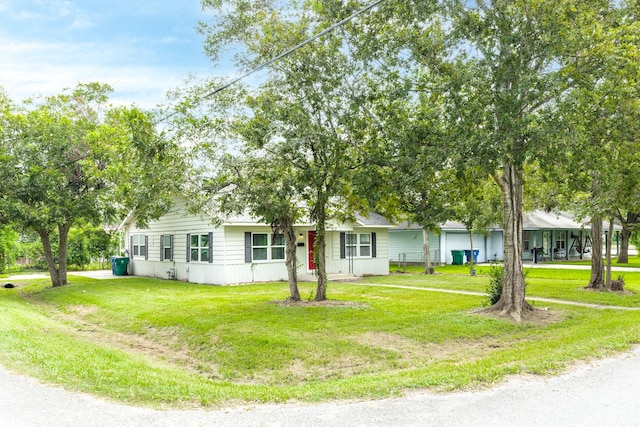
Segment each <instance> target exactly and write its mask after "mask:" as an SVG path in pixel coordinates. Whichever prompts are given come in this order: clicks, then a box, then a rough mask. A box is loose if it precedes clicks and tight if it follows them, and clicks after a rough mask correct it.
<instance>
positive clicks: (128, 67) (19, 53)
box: [0, 39, 187, 108]
mask: <svg viewBox="0 0 640 427" xmlns="http://www.w3.org/2000/svg"><path fill="white" fill-rule="evenodd" d="M136 53H137V52H136V51H135V50H133V49H130V48H128V47H121V46H101V45H96V44H90V43H86V44H70V43H36V42H30V43H29V42H27V43H23V42H17V41H12V40H3V39H0V57H2V58H3V64H2V67H0V86H2V87H4V89H5V90H6V91H7V93H8V95H9V96H10V97H11V98H12V99H13V100H14V101H21V100H23V99H25V98H27V97H31V96H37V95H43V96H48V95H54V94H58V93H60V92H61V91H62V90H63V89H64V88H67V87H74V86H75V85H76V84H77V83H79V82H83V83H86V82H91V81H98V82H101V83H108V84H109V85H111V86H112V87H113V88H114V90H115V93H114V102H117V103H118V104H131V103H133V102H136V103H137V104H138V105H139V106H141V107H144V108H150V107H153V106H155V105H156V104H158V103H162V102H163V101H164V96H165V92H166V91H167V90H168V89H170V88H172V87H175V86H177V85H178V84H179V82H180V81H181V80H182V79H183V78H184V75H185V74H186V73H187V71H186V70H181V69H176V68H175V67H170V66H166V67H164V66H150V65H142V64H135V63H134V62H133V61H130V60H128V59H127V58H131V57H133V56H135V55H136Z"/></svg>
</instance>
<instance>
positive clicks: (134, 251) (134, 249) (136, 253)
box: [133, 246, 140, 256]
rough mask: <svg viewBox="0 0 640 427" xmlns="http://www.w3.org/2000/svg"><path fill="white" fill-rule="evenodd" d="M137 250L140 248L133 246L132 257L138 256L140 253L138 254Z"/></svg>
mask: <svg viewBox="0 0 640 427" xmlns="http://www.w3.org/2000/svg"><path fill="white" fill-rule="evenodd" d="M139 248H140V246H134V247H133V255H134V256H136V255H140V253H139V252H138V249H139Z"/></svg>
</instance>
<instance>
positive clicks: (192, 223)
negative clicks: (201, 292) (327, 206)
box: [120, 202, 391, 285]
mask: <svg viewBox="0 0 640 427" xmlns="http://www.w3.org/2000/svg"><path fill="white" fill-rule="evenodd" d="M294 228H295V232H296V236H297V242H296V244H297V252H296V254H297V259H298V261H297V263H298V269H297V271H298V274H299V275H301V276H305V275H311V274H314V273H315V270H316V265H315V262H314V242H315V239H316V232H315V228H314V226H313V225H312V224H296V225H295V227H294ZM389 228H391V225H390V224H389V223H388V222H387V221H386V220H384V219H383V218H382V217H380V216H379V215H376V214H370V215H369V216H368V217H358V218H357V219H356V220H355V221H353V222H348V223H338V222H329V225H328V227H327V232H326V244H327V247H326V265H327V273H328V274H341V275H352V276H356V277H357V276H364V275H386V274H389V258H388V236H389V233H388V230H389ZM120 230H121V232H122V233H124V236H125V238H124V239H123V241H124V245H125V248H124V250H125V251H126V253H127V254H128V256H129V257H130V262H129V274H132V275H136V276H146V277H156V278H169V279H176V280H182V281H186V282H193V283H206V284H216V285H224V284H237V283H251V282H267V281H279V280H287V269H286V266H285V263H284V260H285V241H284V236H283V235H281V234H274V233H273V232H272V229H271V227H269V226H268V225H266V224H261V223H259V222H258V221H257V220H255V219H253V218H251V217H249V216H238V217H233V218H229V219H228V220H226V221H225V222H223V223H222V224H221V225H213V224H212V218H211V217H210V216H207V215H206V214H202V215H193V214H190V213H188V212H187V210H186V208H185V205H184V203H181V202H176V203H175V204H174V206H173V207H172V208H171V210H170V211H169V212H168V213H167V214H165V215H164V216H162V217H161V218H159V219H158V220H156V221H152V222H150V223H149V224H148V225H147V226H146V227H144V228H139V227H138V226H136V224H135V216H134V215H133V214H132V215H129V217H127V219H125V221H124V222H123V223H122V224H121V226H120Z"/></svg>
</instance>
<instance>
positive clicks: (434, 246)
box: [389, 230, 442, 263]
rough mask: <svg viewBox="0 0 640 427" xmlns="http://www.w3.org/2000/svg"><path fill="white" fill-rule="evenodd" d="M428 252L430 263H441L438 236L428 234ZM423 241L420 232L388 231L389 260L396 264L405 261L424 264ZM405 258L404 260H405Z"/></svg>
mask: <svg viewBox="0 0 640 427" xmlns="http://www.w3.org/2000/svg"><path fill="white" fill-rule="evenodd" d="M429 250H430V252H431V261H432V262H442V260H441V249H440V235H439V234H435V233H431V232H430V233H429ZM423 255H424V239H423V235H422V230H391V231H389V260H390V261H393V262H398V260H401V261H402V260H403V259H406V261H407V262H411V263H422V262H424V258H423ZM405 257H406V258H405Z"/></svg>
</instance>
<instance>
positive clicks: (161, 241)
mask: <svg viewBox="0 0 640 427" xmlns="http://www.w3.org/2000/svg"><path fill="white" fill-rule="evenodd" d="M160 261H164V235H162V234H161V235H160Z"/></svg>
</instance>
